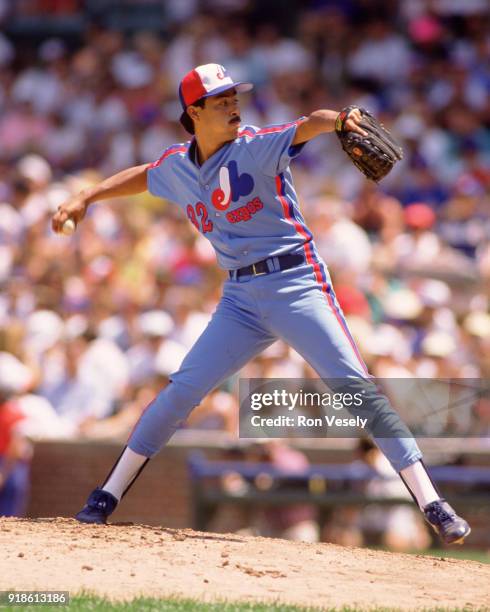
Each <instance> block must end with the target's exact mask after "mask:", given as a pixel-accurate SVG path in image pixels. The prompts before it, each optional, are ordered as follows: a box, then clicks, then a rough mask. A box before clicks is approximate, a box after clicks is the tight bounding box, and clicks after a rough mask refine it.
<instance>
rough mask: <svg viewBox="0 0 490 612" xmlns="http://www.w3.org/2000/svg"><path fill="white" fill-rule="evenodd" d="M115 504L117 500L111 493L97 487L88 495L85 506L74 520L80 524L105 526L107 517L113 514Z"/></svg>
mask: <svg viewBox="0 0 490 612" xmlns="http://www.w3.org/2000/svg"><path fill="white" fill-rule="evenodd" d="M117 504H118V501H117V498H115V497H114V495H112V493H109V492H108V491H103V490H102V489H101V488H100V487H97V488H96V489H94V490H93V491H92V493H90V495H89V498H88V499H87V503H86V505H85V506H84V507H83V509H82V510H80V512H79V513H78V514H76V515H75V518H76V519H77V521H80V522H81V523H96V524H99V525H105V523H107V517H108V516H109V515H110V514H112V513H113V512H114V510H115V508H116V506H117Z"/></svg>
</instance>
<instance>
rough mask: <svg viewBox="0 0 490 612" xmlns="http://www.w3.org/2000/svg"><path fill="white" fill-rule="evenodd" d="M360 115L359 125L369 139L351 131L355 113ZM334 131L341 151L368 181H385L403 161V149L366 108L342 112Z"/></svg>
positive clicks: (352, 107) (345, 109)
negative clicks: (351, 120)
mask: <svg viewBox="0 0 490 612" xmlns="http://www.w3.org/2000/svg"><path fill="white" fill-rule="evenodd" d="M356 111H357V112H359V113H360V114H361V121H359V122H357V125H358V126H359V127H361V128H362V129H363V130H364V132H365V133H366V135H365V136H364V135H362V134H360V132H359V131H358V130H356V131H354V130H352V129H350V128H349V125H348V122H349V120H350V118H351V115H352V113H355V114H357V112H356ZM335 131H336V133H337V136H338V137H339V140H340V143H341V145H342V148H343V149H344V151H345V152H346V153H347V155H348V156H349V157H350V158H351V160H352V161H353V162H354V164H355V165H356V166H357V167H358V168H359V170H360V171H361V172H362V173H363V174H364V176H366V177H367V178H368V179H371V180H372V181H375V182H376V183H377V182H378V181H380V180H381V179H382V178H383V177H385V176H386V175H387V174H388V173H389V172H390V171H391V169H392V168H393V166H394V165H395V164H396V162H397V161H399V160H400V159H402V158H403V151H402V148H401V146H400V145H399V144H398V143H397V142H396V140H395V139H394V138H393V136H392V135H391V134H390V132H389V131H388V130H387V129H386V128H385V127H384V126H383V124H382V123H380V122H379V121H378V120H377V119H376V118H375V117H373V115H371V113H369V112H368V111H367V110H366V109H364V108H358V107H357V106H347V107H346V108H344V109H343V110H341V111H340V113H339V115H338V117H337V121H336V123H335Z"/></svg>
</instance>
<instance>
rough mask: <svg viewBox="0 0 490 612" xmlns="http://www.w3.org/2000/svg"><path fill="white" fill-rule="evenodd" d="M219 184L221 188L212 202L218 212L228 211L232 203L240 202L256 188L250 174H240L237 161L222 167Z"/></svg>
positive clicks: (214, 194)
mask: <svg viewBox="0 0 490 612" xmlns="http://www.w3.org/2000/svg"><path fill="white" fill-rule="evenodd" d="M219 184H220V186H219V187H218V188H217V189H215V190H214V191H213V193H212V195H211V202H212V203H213V206H214V207H215V208H217V209H218V210H226V209H227V208H228V207H229V206H230V203H231V202H238V200H239V199H240V198H241V197H242V196H247V195H249V194H250V193H252V190H253V188H254V186H255V183H254V180H253V178H252V176H251V175H250V174H247V173H246V172H244V173H243V174H239V173H238V164H237V163H236V161H235V160H232V161H230V162H229V163H228V165H227V166H221V168H220V169H219Z"/></svg>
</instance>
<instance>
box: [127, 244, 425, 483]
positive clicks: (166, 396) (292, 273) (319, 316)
mask: <svg viewBox="0 0 490 612" xmlns="http://www.w3.org/2000/svg"><path fill="white" fill-rule="evenodd" d="M310 261H311V262H312V263H304V264H302V265H300V266H298V267H295V268H292V269H289V270H283V271H277V272H272V273H270V274H267V275H259V276H246V277H241V278H240V279H238V280H231V279H230V280H227V281H226V282H225V283H224V291H223V296H222V298H221V301H220V302H219V304H218V307H217V309H216V312H215V313H214V315H213V317H212V319H211V321H210V322H209V324H208V326H207V327H206V329H205V330H204V332H203V333H202V335H201V336H200V337H199V338H198V340H197V341H196V343H195V344H194V346H193V347H192V348H191V350H190V351H189V353H188V354H187V356H186V358H185V359H184V361H183V363H182V365H181V368H180V370H179V371H178V372H177V373H175V374H173V375H172V376H171V382H170V383H169V384H168V385H167V387H166V388H165V389H163V390H162V391H161V392H160V393H159V394H158V395H157V397H156V398H155V399H154V400H153V402H151V403H150V405H149V406H148V407H147V409H146V410H145V412H144V413H143V414H142V416H141V418H140V420H139V422H138V423H137V425H136V427H135V429H134V430H133V433H132V434H131V436H130V438H129V441H128V446H129V448H131V450H133V451H134V452H135V453H139V454H141V455H144V456H146V457H151V456H153V455H155V454H156V453H158V452H159V451H160V450H161V448H162V447H163V446H164V445H165V443H166V442H167V441H168V440H169V439H170V437H171V436H172V435H173V433H174V432H175V431H176V429H178V427H179V426H180V425H181V424H182V423H183V422H184V421H185V420H186V419H187V417H188V415H189V414H190V412H191V411H192V409H193V408H194V407H195V406H197V405H198V404H199V403H200V402H201V400H202V399H203V398H204V396H205V395H207V394H208V393H209V392H210V391H211V390H212V389H214V388H215V387H217V386H218V385H219V384H220V383H222V382H223V381H224V380H225V379H227V378H228V377H229V376H231V375H232V374H234V373H235V372H237V371H238V370H239V369H240V368H242V367H243V366H244V365H245V364H246V363H247V362H248V361H249V360H250V359H252V358H253V357H254V356H255V355H257V354H258V353H260V352H261V351H263V350H264V349H266V348H267V347H268V346H269V345H270V344H272V343H273V342H274V341H275V340H277V339H278V338H281V339H282V340H284V341H285V342H286V343H287V344H289V345H290V346H291V347H293V348H294V349H295V350H296V351H297V352H298V353H299V354H300V355H301V356H302V357H303V358H304V359H305V360H306V361H307V362H308V363H309V364H310V365H311V366H312V367H313V368H314V369H315V370H316V372H317V373H318V375H319V376H320V377H321V378H323V379H327V380H329V379H336V380H338V379H343V380H345V379H350V380H360V379H364V380H365V379H366V378H368V377H369V374H368V373H367V370H366V367H365V365H364V363H363V362H362V359H361V358H360V356H359V352H358V350H357V347H356V345H355V343H354V341H353V339H352V337H351V336H350V333H349V331H348V329H347V325H346V323H345V320H344V317H343V314H342V312H341V309H340V307H339V304H338V302H337V300H336V298H335V294H334V292H333V289H332V286H331V281H330V276H329V274H328V271H327V268H326V266H325V264H324V263H323V261H322V260H321V259H320V258H319V257H318V255H317V254H316V252H315V259H314V260H313V259H312V258H311V257H310ZM276 264H277V260H275V259H273V260H272V263H271V266H272V267H274V266H275V265H276ZM372 386H373V389H375V391H374V393H373V396H372V398H371V400H372V404H371V405H372V409H373V410H377V411H379V413H380V415H381V416H380V419H381V420H382V419H384V420H385V421H386V420H388V421H390V420H391V421H393V423H394V429H393V431H396V430H397V427H400V425H403V424H402V423H401V421H400V420H399V418H398V416H397V415H396V412H395V411H394V410H393V409H392V408H391V406H390V405H389V403H388V400H387V399H386V397H385V396H383V395H381V394H379V393H377V392H376V387H375V385H372ZM397 422H398V424H397ZM402 429H403V428H402ZM373 439H374V441H375V443H376V444H377V445H378V447H379V448H380V449H381V451H382V452H383V453H384V454H385V456H386V457H387V459H388V460H389V461H390V463H391V465H392V466H393V468H394V469H395V470H396V471H397V472H399V471H400V470H402V469H403V468H405V467H407V466H409V465H411V464H412V463H415V462H416V461H418V460H419V459H421V458H422V454H421V452H420V450H419V448H418V446H417V444H416V442H415V440H414V439H413V437H411V436H403V435H402V436H400V437H397V436H390V437H382V438H377V437H376V436H375V435H374V436H373Z"/></svg>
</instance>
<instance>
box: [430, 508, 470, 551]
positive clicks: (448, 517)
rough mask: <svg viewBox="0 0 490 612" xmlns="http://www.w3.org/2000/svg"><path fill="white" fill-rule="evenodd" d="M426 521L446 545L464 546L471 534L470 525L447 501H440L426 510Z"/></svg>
mask: <svg viewBox="0 0 490 612" xmlns="http://www.w3.org/2000/svg"><path fill="white" fill-rule="evenodd" d="M424 516H425V520H426V521H427V522H428V523H429V525H431V526H432V528H433V529H434V531H435V532H436V533H437V534H438V535H439V537H440V538H441V540H442V541H443V542H445V543H446V544H462V543H463V540H464V539H465V538H466V537H468V536H469V535H470V533H471V527H470V526H469V525H468V523H467V522H466V521H465V520H464V519H462V518H461V517H460V516H458V515H457V514H456V512H455V511H454V510H453V508H451V506H450V505H449V504H448V503H447V501H446V500H445V499H438V500H437V501H434V502H432V503H430V504H427V506H425V508H424Z"/></svg>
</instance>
